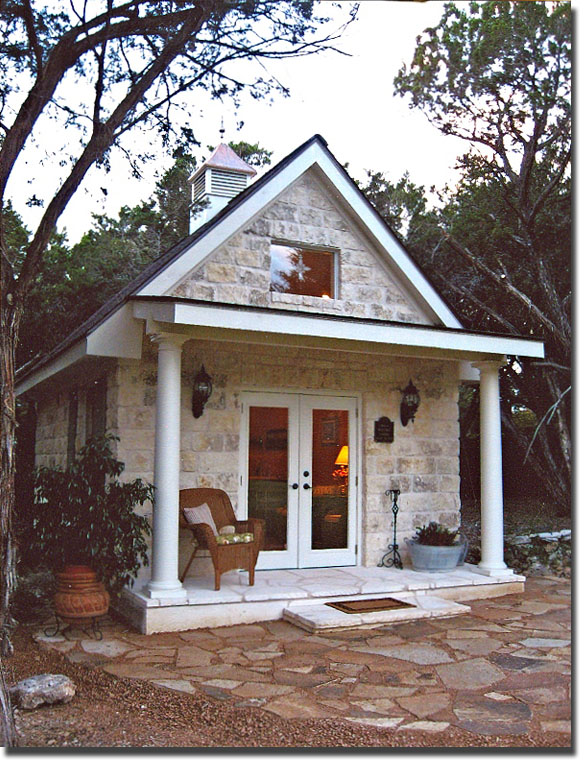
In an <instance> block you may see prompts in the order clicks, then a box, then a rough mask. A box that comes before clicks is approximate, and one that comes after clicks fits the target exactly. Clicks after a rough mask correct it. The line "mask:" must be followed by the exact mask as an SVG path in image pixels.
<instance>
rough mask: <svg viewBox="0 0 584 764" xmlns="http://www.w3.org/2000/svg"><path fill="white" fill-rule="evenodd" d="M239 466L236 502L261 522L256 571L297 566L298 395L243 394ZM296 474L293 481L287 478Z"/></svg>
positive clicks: (248, 515)
mask: <svg viewBox="0 0 584 764" xmlns="http://www.w3.org/2000/svg"><path fill="white" fill-rule="evenodd" d="M242 400H243V409H244V419H243V429H242V435H241V438H242V448H241V455H242V464H241V486H240V492H239V503H240V506H242V507H247V517H250V518H251V517H257V518H259V519H260V520H263V521H264V524H265V525H264V527H265V536H264V544H263V549H262V551H261V552H260V555H259V558H258V562H257V565H256V568H257V569H258V570H261V569H268V568H295V567H297V563H298V483H297V482H294V480H296V477H297V475H298V396H297V395H287V394H281V395H280V394H277V393H245V394H244V395H243V396H242ZM290 476H294V480H292V479H289V477H290Z"/></svg>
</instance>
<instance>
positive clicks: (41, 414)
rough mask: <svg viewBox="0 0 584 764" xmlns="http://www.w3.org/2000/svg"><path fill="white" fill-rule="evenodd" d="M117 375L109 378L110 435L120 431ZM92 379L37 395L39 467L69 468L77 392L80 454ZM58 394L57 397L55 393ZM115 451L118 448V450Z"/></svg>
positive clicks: (108, 413) (36, 456)
mask: <svg viewBox="0 0 584 764" xmlns="http://www.w3.org/2000/svg"><path fill="white" fill-rule="evenodd" d="M116 376H117V374H116V372H115V370H112V371H110V372H108V373H107V374H106V384H107V399H106V431H107V432H115V431H117V412H118V407H117V388H116ZM95 379H96V378H95V377H94V376H92V375H88V377H87V378H86V379H85V380H84V382H83V384H81V385H80V384H79V382H67V381H66V380H64V381H63V382H62V383H60V384H59V385H55V384H51V385H50V387H48V388H47V389H46V390H45V391H43V392H41V393H39V394H37V399H36V403H37V426H36V433H35V464H36V466H37V467H40V466H45V467H56V466H60V467H64V466H66V464H67V443H68V431H69V411H70V409H69V401H70V396H71V393H72V392H73V391H75V392H76V394H77V418H76V428H75V433H76V435H75V450H76V452H78V451H79V449H80V448H81V447H82V446H83V445H84V444H85V440H86V431H85V430H86V413H87V390H88V388H89V386H90V385H91V384H92V383H93V382H94V381H95ZM55 389H56V390H57V391H58V392H56V393H54V392H53V391H54V390H55ZM114 451H115V447H114Z"/></svg>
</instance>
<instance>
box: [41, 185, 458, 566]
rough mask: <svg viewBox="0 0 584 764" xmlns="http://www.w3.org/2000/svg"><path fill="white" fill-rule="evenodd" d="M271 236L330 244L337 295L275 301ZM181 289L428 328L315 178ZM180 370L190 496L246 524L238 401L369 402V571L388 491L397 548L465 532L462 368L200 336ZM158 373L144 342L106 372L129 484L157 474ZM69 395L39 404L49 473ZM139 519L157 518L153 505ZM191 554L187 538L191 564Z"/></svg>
mask: <svg viewBox="0 0 584 764" xmlns="http://www.w3.org/2000/svg"><path fill="white" fill-rule="evenodd" d="M274 240H277V241H286V242H289V243H292V244H294V243H297V244H305V245H306V246H316V247H324V248H328V249H332V250H333V251H334V252H335V253H336V255H337V262H338V266H339V267H338V274H337V276H338V278H337V281H338V293H337V295H336V297H337V299H324V298H317V297H304V296H300V295H287V294H280V293H276V292H271V291H270V242H271V241H274ZM171 294H173V295H176V296H179V297H186V298H196V299H201V300H208V301H210V302H211V301H212V302H225V303H232V304H237V305H250V306H261V307H267V308H270V307H272V308H278V309H286V310H292V311H302V312H318V313H330V314H334V315H339V316H344V317H346V316H348V317H354V318H368V319H384V320H393V321H402V322H412V323H419V324H428V323H430V319H429V318H428V317H427V316H425V315H424V313H423V310H422V307H421V306H420V305H418V304H417V303H416V301H415V299H414V297H413V296H412V295H410V294H408V291H407V289H406V287H405V285H404V284H401V283H400V281H399V278H398V277H397V275H396V274H393V273H392V272H391V270H390V267H389V266H387V265H385V264H383V263H382V260H381V258H380V256H379V255H378V254H377V253H376V251H375V249H374V247H373V246H372V245H371V243H370V242H369V241H368V240H366V239H365V238H364V236H363V235H362V234H361V233H360V232H359V231H358V230H357V228H356V227H355V226H353V224H352V223H351V222H350V221H349V220H348V218H347V216H346V215H345V214H344V213H343V211H342V210H341V209H340V208H339V206H338V203H337V202H336V201H335V199H334V198H333V197H332V196H331V194H330V193H329V192H328V191H327V190H326V189H325V188H324V186H323V185H322V183H321V182H320V180H319V179H318V178H317V177H316V175H315V174H314V173H312V172H311V171H309V172H307V173H305V174H304V175H303V176H302V177H301V178H300V179H299V180H297V181H296V182H295V183H294V184H293V185H292V186H290V187H289V188H288V189H286V190H285V191H284V192H283V193H282V194H281V195H280V196H279V198H278V199H277V200H276V201H274V202H273V203H271V204H270V205H269V206H268V207H267V208H266V209H264V210H263V211H262V212H261V213H260V214H259V215H258V216H257V217H256V218H255V219H254V220H252V221H251V223H249V224H248V225H247V226H246V227H245V228H244V229H243V230H241V231H240V232H238V233H237V234H235V235H234V236H232V237H231V238H230V239H229V240H228V241H227V242H226V243H225V244H224V245H223V246H221V247H220V248H219V249H218V250H216V251H215V252H213V253H211V255H210V256H209V258H207V259H206V260H205V261H204V262H202V263H201V264H199V265H198V266H197V267H196V268H195V269H193V271H191V273H190V274H189V275H188V276H187V277H186V278H185V279H183V281H182V282H181V283H180V284H178V285H177V286H176V287H175V288H174V289H172V290H171ZM201 363H204V364H205V367H206V369H207V371H208V372H209V373H210V374H211V376H212V378H213V385H214V390H213V395H212V398H211V400H210V401H209V403H208V404H207V406H206V408H205V413H204V415H203V416H202V417H201V418H200V419H194V418H193V416H192V414H191V411H190V395H191V389H192V387H191V386H192V378H193V375H194V373H196V371H197V370H198V369H199V367H200V365H201ZM182 368H183V389H182V402H181V418H182V438H181V485H182V487H191V486H213V487H217V488H223V489H224V490H225V491H227V492H228V494H229V495H230V497H231V499H232V502H233V504H234V507H236V512H238V513H239V516H242V514H243V512H244V508H242V507H237V503H238V486H239V471H240V460H239V452H240V442H239V440H240V430H241V424H242V413H241V405H240V404H241V393H242V392H244V391H265V392H267V391H278V392H297V393H303V392H304V393H313V394H314V393H319V392H321V393H329V394H335V393H343V394H349V395H354V396H356V397H358V398H359V399H360V402H361V405H360V409H361V411H360V419H359V422H360V428H361V436H360V437H361V457H362V463H361V465H360V467H359V469H360V476H359V491H360V513H361V514H360V524H361V529H362V554H361V559H360V562H361V564H364V565H376V564H377V563H378V562H379V560H380V559H381V557H382V555H383V554H384V552H385V551H386V550H387V546H388V544H389V543H390V541H391V536H392V529H391V520H392V514H391V511H390V509H391V507H390V500H389V497H387V496H385V491H386V490H387V489H388V488H399V489H400V491H401V496H400V514H399V520H398V539H399V540H400V542H401V541H402V540H403V538H404V537H406V536H409V535H411V533H412V532H413V531H414V529H415V528H416V526H418V525H421V524H423V523H426V522H428V521H429V520H432V519H434V520H438V521H439V522H441V523H444V524H446V525H448V526H450V527H457V526H458V524H459V508H460V502H459V459H458V455H459V441H458V434H459V432H458V405H457V400H458V379H457V372H458V365H457V363H455V362H452V363H447V362H436V361H427V360H418V359H414V358H408V357H403V358H401V357H395V356H388V355H368V354H355V353H345V352H341V351H324V350H308V349H305V348H301V349H295V348H286V349H285V351H283V350H282V348H279V347H275V346H265V345H252V344H245V343H239V344H236V343H231V342H215V343H214V342H211V341H198V340H190V341H188V342H187V343H186V344H185V346H184V349H183V367H182ZM156 369H157V364H156V347H155V346H153V345H152V344H151V343H150V341H149V339H148V338H147V337H145V339H144V344H143V353H142V359H141V360H126V359H119V360H118V361H117V363H116V365H115V367H114V369H113V370H112V371H109V373H108V377H107V383H108V393H107V429H108V431H110V432H113V433H115V434H116V435H118V436H119V437H120V443H119V446H118V458H120V459H121V460H122V461H123V462H124V463H125V473H124V476H123V477H124V478H125V479H127V480H132V479H134V478H136V477H141V478H143V479H145V480H149V481H152V479H153V462H154V427H155V413H156V411H155V410H156ZM410 378H411V379H412V380H413V382H414V383H415V384H416V386H417V387H418V389H419V391H420V395H421V401H422V402H421V405H420V408H419V410H418V413H417V415H416V419H415V421H414V422H412V423H410V424H409V425H408V426H407V427H405V428H404V427H402V425H401V423H400V421H399V404H400V400H401V389H403V388H404V387H405V386H406V385H407V383H408V380H409V379H410ZM87 382H88V384H89V383H90V382H91V380H88V381H87ZM69 392H70V391H68V390H67V389H66V387H65V385H63V386H62V387H61V391H60V392H59V394H58V396H55V397H52V398H51V397H46V398H45V399H44V400H41V402H40V403H39V417H38V430H37V463H38V464H47V465H54V464H64V463H65V462H66V454H67V432H68V429H67V427H68V426H67V420H68V411H69V409H68V400H69ZM84 396H85V393H84V390H83V388H80V389H79V405H78V422H77V439H76V446H77V448H79V447H80V446H81V445H83V443H84V442H85V429H84V427H85V424H84V423H85V397H84ZM380 416H388V417H389V418H390V419H392V420H393V421H394V422H395V442H394V443H392V444H386V443H375V442H374V439H373V428H374V422H375V420H376V419H378V418H379V417H380ZM140 511H144V512H145V513H147V514H149V513H151V507H144V508H143V509H142V510H140ZM189 552H190V544H189V542H188V538H187V536H184V537H183V538H182V541H181V557H182V558H184V557H185V556H186V555H188V554H189ZM404 552H405V550H404ZM181 565H182V561H181ZM144 574H145V575H147V572H146V571H144Z"/></svg>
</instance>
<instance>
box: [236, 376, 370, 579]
mask: <svg viewBox="0 0 584 764" xmlns="http://www.w3.org/2000/svg"><path fill="white" fill-rule="evenodd" d="M252 406H266V407H267V406H270V407H271V406H274V407H286V408H288V411H289V417H288V437H289V448H288V478H289V479H288V493H287V497H288V513H287V520H288V523H287V533H288V535H287V548H286V549H285V550H282V551H264V552H260V555H259V558H258V563H257V565H256V569H258V570H262V569H278V568H280V569H283V568H290V569H296V568H300V567H326V566H331V567H332V566H347V565H356V564H357V561H358V559H357V550H358V548H360V546H361V544H360V537H361V529H360V514H361V512H360V509H361V506H360V505H361V502H360V497H359V487H358V485H359V474H360V469H361V467H360V465H361V454H360V448H359V444H360V437H359V420H358V409H359V407H360V401H359V396H358V395H357V394H350V393H340V394H339V393H337V392H336V391H332V392H327V393H326V394H322V395H320V394H315V393H314V392H313V391H306V392H303V391H300V392H293V393H292V392H289V391H286V392H280V391H274V392H272V391H262V392H259V391H242V393H241V411H242V419H241V428H240V449H239V456H240V479H239V492H238V516H239V517H241V518H242V519H245V518H246V517H247V500H248V488H249V484H248V474H249V409H250V407H252ZM317 408H324V409H335V408H336V409H339V410H347V411H349V440H350V442H349V448H350V453H351V471H350V476H349V480H350V485H349V507H348V510H349V518H348V546H347V548H346V549H344V550H343V549H340V550H339V549H324V550H312V549H311V539H312V527H311V521H312V501H311V498H312V493H311V492H310V491H308V490H306V489H303V488H302V486H303V484H304V482H305V481H306V478H304V477H303V476H302V472H303V471H304V469H305V466H306V465H304V466H303V465H302V464H300V462H299V455H300V453H301V452H304V453H305V454H310V455H311V454H312V411H313V409H317ZM311 467H312V465H311ZM292 478H293V479H292ZM294 484H297V486H298V487H296V488H294ZM343 552H344V554H343Z"/></svg>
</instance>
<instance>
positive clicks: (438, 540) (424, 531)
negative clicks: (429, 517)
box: [414, 521, 459, 546]
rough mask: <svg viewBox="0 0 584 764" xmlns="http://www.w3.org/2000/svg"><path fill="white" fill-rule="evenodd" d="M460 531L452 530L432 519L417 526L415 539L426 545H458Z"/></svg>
mask: <svg viewBox="0 0 584 764" xmlns="http://www.w3.org/2000/svg"><path fill="white" fill-rule="evenodd" d="M457 536H458V531H457V530H456V531H451V530H449V529H448V528H447V527H446V526H445V525H440V523H436V522H434V521H432V522H431V523H428V525H422V526H419V527H417V528H416V533H415V535H414V540H415V541H417V542H418V544H423V545H424V546H456V544H458V543H459V540H458V538H457Z"/></svg>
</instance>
